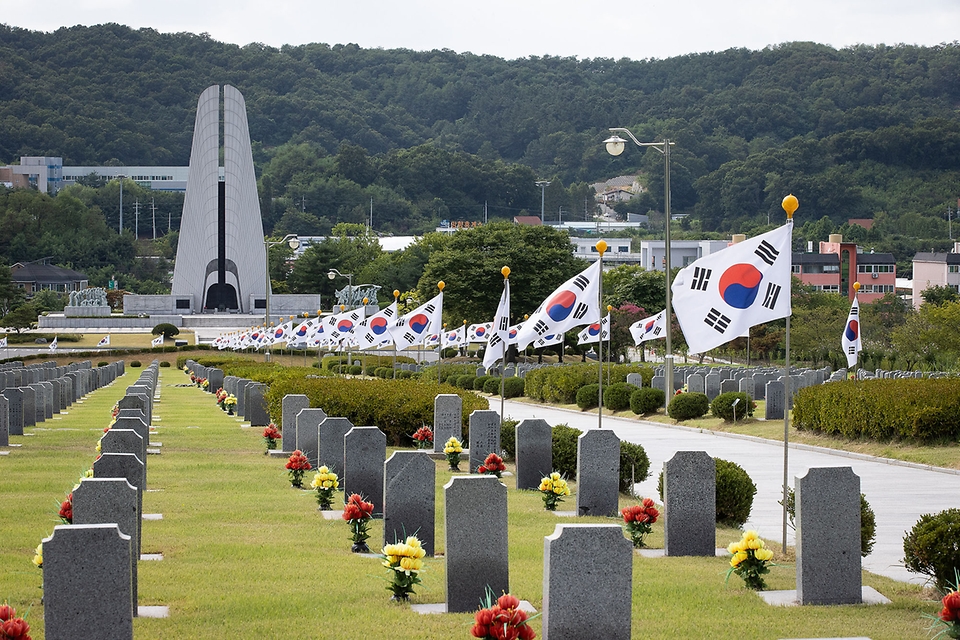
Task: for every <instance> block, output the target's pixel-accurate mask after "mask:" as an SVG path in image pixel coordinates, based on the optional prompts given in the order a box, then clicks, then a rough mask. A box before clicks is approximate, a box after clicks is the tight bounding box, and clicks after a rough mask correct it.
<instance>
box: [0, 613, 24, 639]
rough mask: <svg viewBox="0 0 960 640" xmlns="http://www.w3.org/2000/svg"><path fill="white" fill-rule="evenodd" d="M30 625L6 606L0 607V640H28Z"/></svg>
mask: <svg viewBox="0 0 960 640" xmlns="http://www.w3.org/2000/svg"><path fill="white" fill-rule="evenodd" d="M29 634H30V625H28V624H27V623H26V621H25V620H24V619H23V617H19V616H17V610H16V609H14V608H13V607H11V606H10V605H8V604H2V605H0V640H30V635H29Z"/></svg>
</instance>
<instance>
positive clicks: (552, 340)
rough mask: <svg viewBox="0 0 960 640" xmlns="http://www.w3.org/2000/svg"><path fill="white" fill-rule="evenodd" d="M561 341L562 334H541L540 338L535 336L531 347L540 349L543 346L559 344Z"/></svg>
mask: <svg viewBox="0 0 960 640" xmlns="http://www.w3.org/2000/svg"><path fill="white" fill-rule="evenodd" d="M561 342H563V334H562V333H557V334H553V335H549V336H543V337H542V338H537V339H536V340H534V341H533V347H534V348H535V349H542V348H543V347H549V346H551V345H555V344H560V343H561Z"/></svg>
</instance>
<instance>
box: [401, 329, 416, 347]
mask: <svg viewBox="0 0 960 640" xmlns="http://www.w3.org/2000/svg"><path fill="white" fill-rule="evenodd" d="M403 339H404V340H406V341H407V342H409V343H410V344H413V343H414V342H416V340H417V336H415V335H413V334H412V333H410V332H409V331H407V332H406V333H405V334H403Z"/></svg>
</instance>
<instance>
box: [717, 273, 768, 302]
mask: <svg viewBox="0 0 960 640" xmlns="http://www.w3.org/2000/svg"><path fill="white" fill-rule="evenodd" d="M761 280H763V274H762V273H760V270H759V269H757V268H756V267H755V266H753V265H752V264H746V263H740V264H735V265H733V266H732V267H729V268H728V269H727V270H726V271H724V272H723V275H721V276H720V285H719V287H720V297H721V298H723V301H724V302H726V303H727V304H728V305H730V306H731V307H733V308H735V309H746V308H748V307H749V306H750V305H752V304H753V302H754V300H756V299H757V293H758V292H759V291H760V281H761Z"/></svg>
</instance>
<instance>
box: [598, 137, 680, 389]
mask: <svg viewBox="0 0 960 640" xmlns="http://www.w3.org/2000/svg"><path fill="white" fill-rule="evenodd" d="M610 131H611V132H612V133H613V135H612V136H610V137H609V138H607V139H606V140H604V141H603V143H604V144H605V145H606V147H607V153H609V154H610V155H612V156H618V155H620V154H621V153H623V149H624V146H625V144H626V142H627V141H626V140H624V139H623V138H621V137H620V136H618V135H617V133H621V132H622V133H625V134H627V135H628V136H629V137H630V139H631V140H633V142H634V144H636V145H637V146H638V147H653V148H654V149H656V150H657V151H659V152H660V153H662V154H663V209H664V222H663V241H664V254H665V256H664V260H663V262H664V264H663V268H664V271H665V272H666V283H667V287H666V289H667V299H666V316H667V322H666V329H667V331H666V340H667V344H666V349H667V352H666V354H665V355H664V356H663V363H664V367H663V368H664V391H665V393H664V396H665V397H666V400H665V402H666V405H669V404H670V398H671V396H673V348H672V346H671V342H670V338H671V328H672V324H673V308H672V307H673V304H672V300H671V295H670V147H671V146H672V145H673V144H675V143H673V142H670V139H669V138H664V139H663V142H640V141H639V140H637V138H636V136H634V135H633V134H632V133H631V132H630V130H629V129H624V128H622V127H612V128H611V129H610Z"/></svg>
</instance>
